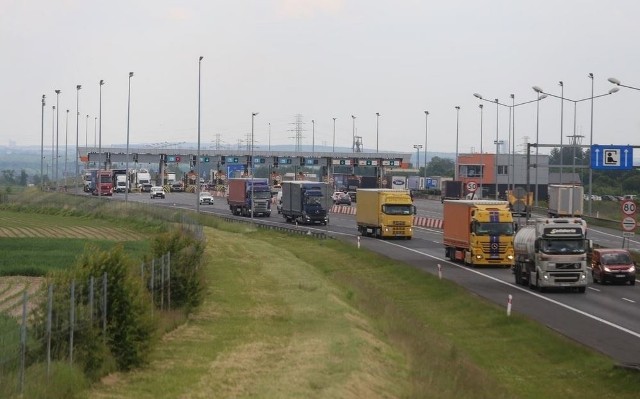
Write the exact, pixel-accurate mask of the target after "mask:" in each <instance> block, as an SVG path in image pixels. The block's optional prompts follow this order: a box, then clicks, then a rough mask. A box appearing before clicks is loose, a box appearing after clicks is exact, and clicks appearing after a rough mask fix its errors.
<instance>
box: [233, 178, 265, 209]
mask: <svg viewBox="0 0 640 399" xmlns="http://www.w3.org/2000/svg"><path fill="white" fill-rule="evenodd" d="M227 204H229V210H231V213H233V214H234V215H238V216H251V215H253V216H271V187H269V179H267V178H252V177H240V178H234V179H229V189H228V191H227Z"/></svg>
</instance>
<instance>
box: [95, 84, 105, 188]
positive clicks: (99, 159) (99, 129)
mask: <svg viewBox="0 0 640 399" xmlns="http://www.w3.org/2000/svg"><path fill="white" fill-rule="evenodd" d="M103 85H104V80H102V79H100V101H99V104H100V106H99V108H98V119H100V121H99V122H98V162H99V164H98V165H99V166H98V172H99V171H100V170H102V86H103ZM97 180H98V182H97V183H96V185H97V187H96V189H97V190H98V197H100V195H101V193H100V191H101V190H100V183H101V177H100V173H98V179H97Z"/></svg>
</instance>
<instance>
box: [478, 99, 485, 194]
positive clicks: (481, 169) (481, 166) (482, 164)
mask: <svg viewBox="0 0 640 399" xmlns="http://www.w3.org/2000/svg"><path fill="white" fill-rule="evenodd" d="M478 107H479V108H480V198H483V196H484V195H483V192H482V178H483V177H484V159H483V158H484V151H483V149H482V125H483V123H482V113H483V112H482V111H483V108H484V106H483V105H482V104H478Z"/></svg>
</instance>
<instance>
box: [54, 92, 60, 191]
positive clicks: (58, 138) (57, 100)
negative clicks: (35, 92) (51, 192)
mask: <svg viewBox="0 0 640 399" xmlns="http://www.w3.org/2000/svg"><path fill="white" fill-rule="evenodd" d="M59 100H60V90H56V159H55V161H56V162H55V165H56V169H55V172H54V176H55V178H54V180H55V182H56V191H57V190H58V155H59V152H58V143H59V140H60V123H59V122H60V101H59Z"/></svg>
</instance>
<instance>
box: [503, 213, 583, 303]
mask: <svg viewBox="0 0 640 399" xmlns="http://www.w3.org/2000/svg"><path fill="white" fill-rule="evenodd" d="M586 235H587V222H585V221H584V220H582V219H580V218H544V219H536V220H534V221H533V223H532V224H529V225H527V226H524V227H522V228H521V229H520V230H518V232H517V233H516V236H515V238H514V247H515V254H516V259H515V264H514V267H513V273H514V274H515V282H516V284H521V285H529V287H531V288H534V287H537V288H538V290H539V291H540V292H543V291H544V290H545V289H547V288H551V287H557V288H566V289H574V288H575V289H576V290H577V291H578V292H585V290H586V288H587V253H588V252H590V251H591V248H592V243H591V240H587V239H586Z"/></svg>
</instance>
